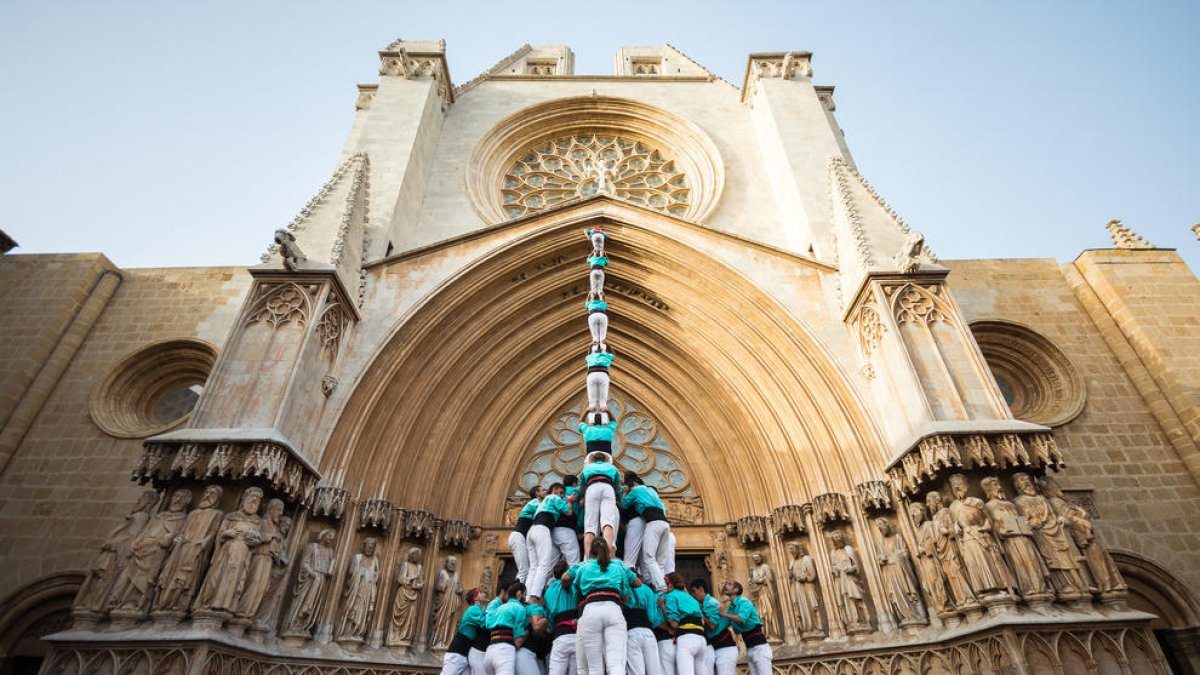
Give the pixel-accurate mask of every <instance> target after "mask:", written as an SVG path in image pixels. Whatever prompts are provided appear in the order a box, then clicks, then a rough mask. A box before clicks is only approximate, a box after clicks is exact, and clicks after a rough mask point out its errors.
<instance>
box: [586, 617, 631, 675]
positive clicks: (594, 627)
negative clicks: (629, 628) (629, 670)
mask: <svg viewBox="0 0 1200 675" xmlns="http://www.w3.org/2000/svg"><path fill="white" fill-rule="evenodd" d="M575 638H576V640H577V641H578V642H577V643H576V645H575V649H576V652H583V654H584V660H580V663H579V666H580V667H579V672H580V673H581V674H582V673H586V674H587V675H625V644H626V642H627V641H628V638H627V634H626V630H625V615H624V614H622V613H621V606H620V605H618V604H617V603H615V602H589V603H588V604H586V605H584V606H583V614H581V615H580V617H579V624H578V628H576V633H575Z"/></svg>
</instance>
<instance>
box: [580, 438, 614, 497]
mask: <svg viewBox="0 0 1200 675" xmlns="http://www.w3.org/2000/svg"><path fill="white" fill-rule="evenodd" d="M592 443H610V444H611V443H612V441H588V444H589V445H590V444H592ZM589 452H590V451H589ZM596 483H604V484H605V485H607V486H609V487H611V488H614V489H615V487H616V486H614V485H613V479H612V478H610V477H608V476H606V475H604V474H602V473H598V474H596V475H595V476H592V477H591V478H589V479H587V484H588V485H589V486H592V485H595V484H596Z"/></svg>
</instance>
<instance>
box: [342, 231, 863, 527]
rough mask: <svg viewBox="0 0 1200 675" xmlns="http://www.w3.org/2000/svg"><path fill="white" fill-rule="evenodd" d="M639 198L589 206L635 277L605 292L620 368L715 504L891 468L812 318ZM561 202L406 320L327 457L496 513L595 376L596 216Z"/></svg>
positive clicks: (772, 501)
mask: <svg viewBox="0 0 1200 675" xmlns="http://www.w3.org/2000/svg"><path fill="white" fill-rule="evenodd" d="M629 211H630V212H632V213H636V214H638V216H639V217H638V218H637V221H638V223H639V224H633V223H629V222H610V221H608V220H606V219H603V218H600V217H599V216H593V219H594V220H595V222H599V221H601V220H603V221H604V222H603V224H604V227H605V229H606V230H607V231H609V232H610V233H611V234H612V235H613V236H612V238H611V239H610V242H612V243H611V245H610V250H609V257H610V258H611V259H612V264H611V267H610V274H609V284H610V285H611V286H614V287H616V286H622V287H624V288H627V289H632V291H631V293H632V296H629V295H617V294H613V295H611V297H610V298H609V300H610V305H611V321H610V325H611V327H610V338H609V341H610V344H611V345H612V348H613V350H614V351H615V352H616V354H617V359H618V360H617V362H616V363H615V364H614V369H613V378H614V382H617V383H618V385H619V386H620V387H621V388H622V389H623V390H625V391H627V392H629V394H630V395H632V396H633V397H635V398H636V399H637V400H639V401H641V402H642V404H643V405H645V406H646V408H647V409H648V410H651V411H653V414H654V415H655V416H657V417H658V419H659V420H660V421H661V422H662V424H663V425H664V426H665V427H666V428H669V429H671V432H672V434H673V436H674V437H675V440H676V442H677V446H678V447H677V448H676V450H677V451H678V452H679V453H680V454H682V455H683V456H684V457H685V459H686V460H687V462H688V464H689V466H691V467H692V471H693V475H692V476H691V478H692V481H693V483H694V485H695V487H696V489H697V491H698V492H699V493H700V494H701V495H702V496H703V497H704V500H705V506H706V512H707V514H708V517H709V518H712V519H713V520H715V521H718V522H721V521H724V520H732V519H735V518H737V517H740V516H742V515H745V514H747V513H765V512H767V511H769V510H770V509H772V508H774V507H775V506H778V505H781V504H789V503H803V502H805V501H808V499H809V498H810V497H811V496H813V495H815V494H819V493H822V492H828V491H848V490H849V489H850V488H851V486H852V485H853V484H854V483H855V482H858V481H860V480H863V479H864V478H866V477H868V476H870V475H871V474H872V473H873V472H875V471H878V469H879V467H878V466H877V465H878V464H879V459H878V457H879V453H878V452H877V450H876V449H875V447H876V444H877V443H878V441H877V438H878V436H877V434H876V432H875V431H874V429H873V428H872V427H871V425H870V423H869V422H868V420H867V417H866V415H865V413H864V411H863V409H862V407H861V405H860V403H859V402H858V400H857V398H856V397H855V395H854V394H853V392H852V391H851V390H850V389H849V388H848V386H847V385H846V383H845V381H844V377H843V375H842V374H841V373H840V372H839V371H838V370H837V368H836V367H835V366H834V365H833V364H832V362H831V361H830V359H829V357H828V356H827V355H826V354H825V352H824V351H823V350H822V348H821V347H820V346H819V345H818V344H817V343H816V341H815V340H814V339H813V338H812V336H811V335H809V333H808V332H807V331H806V330H805V329H804V327H803V326H801V325H800V324H799V323H798V322H797V321H796V320H795V319H794V318H792V317H791V316H790V315H789V314H788V313H787V311H786V310H785V309H784V308H783V307H781V306H780V305H779V304H777V303H776V302H775V301H774V300H772V299H770V298H769V297H767V296H766V295H765V294H764V293H763V292H762V291H761V290H759V289H758V288H756V287H755V286H754V285H753V284H751V283H750V282H749V281H748V280H747V279H746V278H744V277H743V276H741V275H740V274H739V273H737V272H735V271H733V270H731V269H729V268H727V267H725V266H724V265H722V264H721V263H719V262H718V261H716V260H714V259H713V258H711V257H709V256H707V255H705V254H702V253H700V252H699V251H697V250H695V249H693V248H690V247H688V246H686V245H684V244H682V243H680V242H678V241H676V240H673V239H670V238H667V237H665V236H663V235H661V234H657V233H656V232H654V231H652V230H651V229H648V228H647V227H645V226H643V225H641V223H643V222H649V221H653V220H654V218H656V217H658V218H665V216H656V215H655V216H651V215H650V213H649V212H646V211H642V210H633V209H629ZM568 215H569V214H568ZM643 216H644V218H643ZM547 219H548V222H547V224H546V225H545V226H543V227H542V228H541V229H539V230H536V231H534V232H532V233H531V234H528V235H525V236H524V237H521V238H519V239H517V240H516V241H514V242H512V243H510V244H508V245H506V246H504V247H502V248H500V249H499V250H497V251H494V252H492V253H490V254H489V255H487V256H485V257H484V258H483V259H481V260H478V261H476V262H475V263H474V264H472V265H471V266H470V267H468V268H467V269H465V270H463V271H462V272H461V273H460V274H459V275H458V276H456V277H455V278H453V279H452V280H450V281H449V282H447V283H446V284H443V286H442V287H441V288H440V289H439V290H438V291H436V292H434V293H433V294H431V296H430V297H428V298H426V299H425V300H424V301H423V302H422V303H421V304H420V305H419V306H418V307H417V308H416V309H415V310H413V311H412V312H411V313H410V315H409V316H407V317H405V318H403V319H401V321H400V323H399V324H398V325H397V327H396V329H395V331H394V332H393V334H392V335H391V337H390V338H389V339H388V340H387V342H386V343H385V344H384V345H383V347H382V348H381V349H380V351H379V353H378V354H377V355H376V357H375V359H374V362H373V363H372V364H371V365H370V366H369V367H368V368H367V370H366V374H365V375H364V376H363V379H362V381H360V382H359V384H358V386H357V387H356V389H355V392H354V394H353V395H352V396H351V399H350V401H349V402H348V404H347V408H346V412H345V413H344V414H343V416H342V418H341V419H340V420H339V423H338V425H337V428H336V429H335V430H334V432H333V435H332V437H331V439H330V442H329V445H328V449H327V450H326V452H325V455H324V458H323V460H322V473H323V474H325V475H331V474H333V475H343V476H345V479H344V486H345V487H347V488H349V489H351V490H352V491H358V492H360V493H362V494H369V495H379V494H382V495H383V496H385V497H388V498H390V499H392V500H394V501H396V502H397V503H399V504H401V505H404V506H409V507H424V508H429V509H431V510H433V511H434V512H436V513H437V514H438V515H439V516H442V517H449V518H464V519H468V520H471V521H472V522H476V523H495V522H499V521H500V519H501V517H502V513H503V506H504V501H505V497H507V496H508V493H509V490H510V489H511V486H512V484H513V480H514V478H515V473H516V472H517V471H519V470H520V467H521V466H522V465H523V462H524V459H525V458H524V455H525V453H527V452H528V448H529V447H530V443H531V441H532V440H533V438H534V436H536V435H537V434H538V433H539V432H540V430H541V429H542V427H543V425H544V424H545V422H546V420H547V419H548V418H549V417H550V416H551V415H553V414H555V412H557V411H558V410H560V409H561V407H562V406H563V405H564V404H565V403H566V402H567V401H570V400H574V399H576V398H578V396H579V395H580V393H581V391H582V388H583V382H584V375H583V373H584V368H583V354H584V351H585V348H586V346H587V344H588V342H589V338H588V336H587V328H586V322H585V318H584V310H583V299H584V297H583V292H584V291H585V290H586V289H585V286H586V279H585V274H586V269H585V266H584V264H583V260H582V259H583V257H585V256H586V248H585V247H586V244H585V243H584V240H583V237H581V236H580V233H581V231H582V229H583V227H585V226H586V225H587V224H590V223H591V222H593V220H592V219H581V218H578V217H576V218H569V217H564V213H563V212H562V211H556V212H555V213H553V214H547ZM674 222H678V221H674ZM556 261H564V262H556ZM519 270H527V271H528V273H516V272H518V271H519ZM650 294H652V295H653V297H654V298H655V300H656V301H655V302H653V303H651V302H647V301H646V300H645V299H644V296H645V295H650ZM663 304H665V306H666V307H667V309H661V308H660V307H661V306H662V305H663Z"/></svg>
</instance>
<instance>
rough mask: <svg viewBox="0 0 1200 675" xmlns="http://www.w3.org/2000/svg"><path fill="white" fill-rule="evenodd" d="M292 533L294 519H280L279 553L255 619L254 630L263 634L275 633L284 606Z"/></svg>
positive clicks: (272, 566) (272, 564)
mask: <svg viewBox="0 0 1200 675" xmlns="http://www.w3.org/2000/svg"><path fill="white" fill-rule="evenodd" d="M291 531H292V519H291V518H289V517H287V516H283V517H282V518H280V519H279V543H280V546H279V552H278V554H276V556H275V558H274V560H272V561H271V581H270V583H269V584H268V585H267V592H266V594H265V595H263V600H262V602H261V603H259V605H258V613H257V614H256V615H255V617H254V630H255V631H259V632H262V633H274V632H275V625H276V624H277V623H278V621H279V607H280V605H281V604H283V589H284V587H285V586H286V585H287V583H286V581H287V570H288V567H290V566H291V560H289V559H288V553H287V545H286V542H287V538H288V534H290V533H291Z"/></svg>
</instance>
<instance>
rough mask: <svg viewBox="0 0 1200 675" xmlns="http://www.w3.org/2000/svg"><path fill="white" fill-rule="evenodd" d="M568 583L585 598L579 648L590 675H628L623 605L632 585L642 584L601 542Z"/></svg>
mask: <svg viewBox="0 0 1200 675" xmlns="http://www.w3.org/2000/svg"><path fill="white" fill-rule="evenodd" d="M563 581H564V582H566V581H569V582H570V583H571V585H572V586H574V587H575V589H576V590H577V592H578V593H579V594H580V595H581V596H583V610H582V611H581V612H580V615H579V623H578V626H577V630H576V637H577V640H578V643H577V646H576V649H581V650H583V655H584V658H582V659H580V662H581V663H583V662H586V663H587V670H588V674H589V675H604V673H607V675H625V651H626V649H625V648H626V643H627V640H628V636H627V634H626V624H625V614H624V612H623V611H622V610H621V606H622V604H623V603H624V601H625V598H626V597H628V596H629V595H630V592H631V586H635V585H640V584H641V583H642V582H641V580H640V579H638V578H637V575H636V574H634V573H633V570H631V569H629V568H628V567H626V566H625V563H623V562H621V561H620V560H615V559H613V557H612V549H611V548H609V545H608V543H607V542H605V541H604V540H602V539H595V540H593V541H592V546H591V548H589V549H588V559H587V560H585V561H583V562H582V563H579V564H578V565H576V566H574V567H572V568H570V569H568V570H567V573H566V574H565V575H563Z"/></svg>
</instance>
